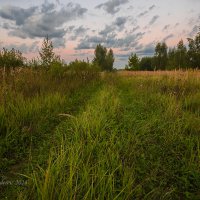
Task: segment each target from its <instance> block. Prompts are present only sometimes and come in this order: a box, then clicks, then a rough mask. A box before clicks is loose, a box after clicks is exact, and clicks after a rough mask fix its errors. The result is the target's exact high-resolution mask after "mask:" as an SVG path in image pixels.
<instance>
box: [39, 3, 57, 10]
mask: <svg viewBox="0 0 200 200" xmlns="http://www.w3.org/2000/svg"><path fill="white" fill-rule="evenodd" d="M55 8H56V5H55V4H54V3H48V2H46V3H44V4H42V9H41V10H42V12H43V13H47V12H50V11H52V10H54V9H55Z"/></svg>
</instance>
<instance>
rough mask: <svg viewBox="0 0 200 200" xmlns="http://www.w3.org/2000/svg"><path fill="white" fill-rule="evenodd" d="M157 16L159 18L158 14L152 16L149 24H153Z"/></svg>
mask: <svg viewBox="0 0 200 200" xmlns="http://www.w3.org/2000/svg"><path fill="white" fill-rule="evenodd" d="M158 18H159V16H158V15H155V16H153V18H152V19H151V21H150V22H149V25H153V24H154V23H155V22H156V21H157V19H158Z"/></svg>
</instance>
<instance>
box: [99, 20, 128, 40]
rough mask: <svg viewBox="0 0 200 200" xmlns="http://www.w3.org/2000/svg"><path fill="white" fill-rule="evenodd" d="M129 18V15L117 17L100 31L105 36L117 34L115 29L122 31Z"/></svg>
mask: <svg viewBox="0 0 200 200" xmlns="http://www.w3.org/2000/svg"><path fill="white" fill-rule="evenodd" d="M127 20H128V17H117V18H116V19H115V21H114V22H113V23H111V24H110V25H106V26H105V28H104V29H103V30H102V31H100V32H99V34H100V35H102V36H104V37H107V36H108V35H109V34H112V35H116V33H115V31H118V32H120V31H122V30H123V29H124V27H125V24H126V22H127Z"/></svg>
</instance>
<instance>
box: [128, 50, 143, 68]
mask: <svg viewBox="0 0 200 200" xmlns="http://www.w3.org/2000/svg"><path fill="white" fill-rule="evenodd" d="M139 62H140V59H139V58H138V56H137V55H136V53H135V54H133V53H132V54H131V55H130V56H129V58H128V69H129V70H139Z"/></svg>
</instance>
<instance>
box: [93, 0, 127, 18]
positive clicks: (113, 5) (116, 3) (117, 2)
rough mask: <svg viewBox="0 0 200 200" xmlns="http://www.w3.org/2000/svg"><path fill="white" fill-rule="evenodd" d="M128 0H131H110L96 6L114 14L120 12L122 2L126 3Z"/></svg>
mask: <svg viewBox="0 0 200 200" xmlns="http://www.w3.org/2000/svg"><path fill="white" fill-rule="evenodd" d="M128 2H129V0H109V1H107V2H105V3H102V4H99V5H97V6H96V8H98V9H100V8H103V9H104V10H105V11H106V12H107V13H109V14H111V15H114V14H115V13H117V12H119V10H120V6H121V5H122V4H126V3H128Z"/></svg>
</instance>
